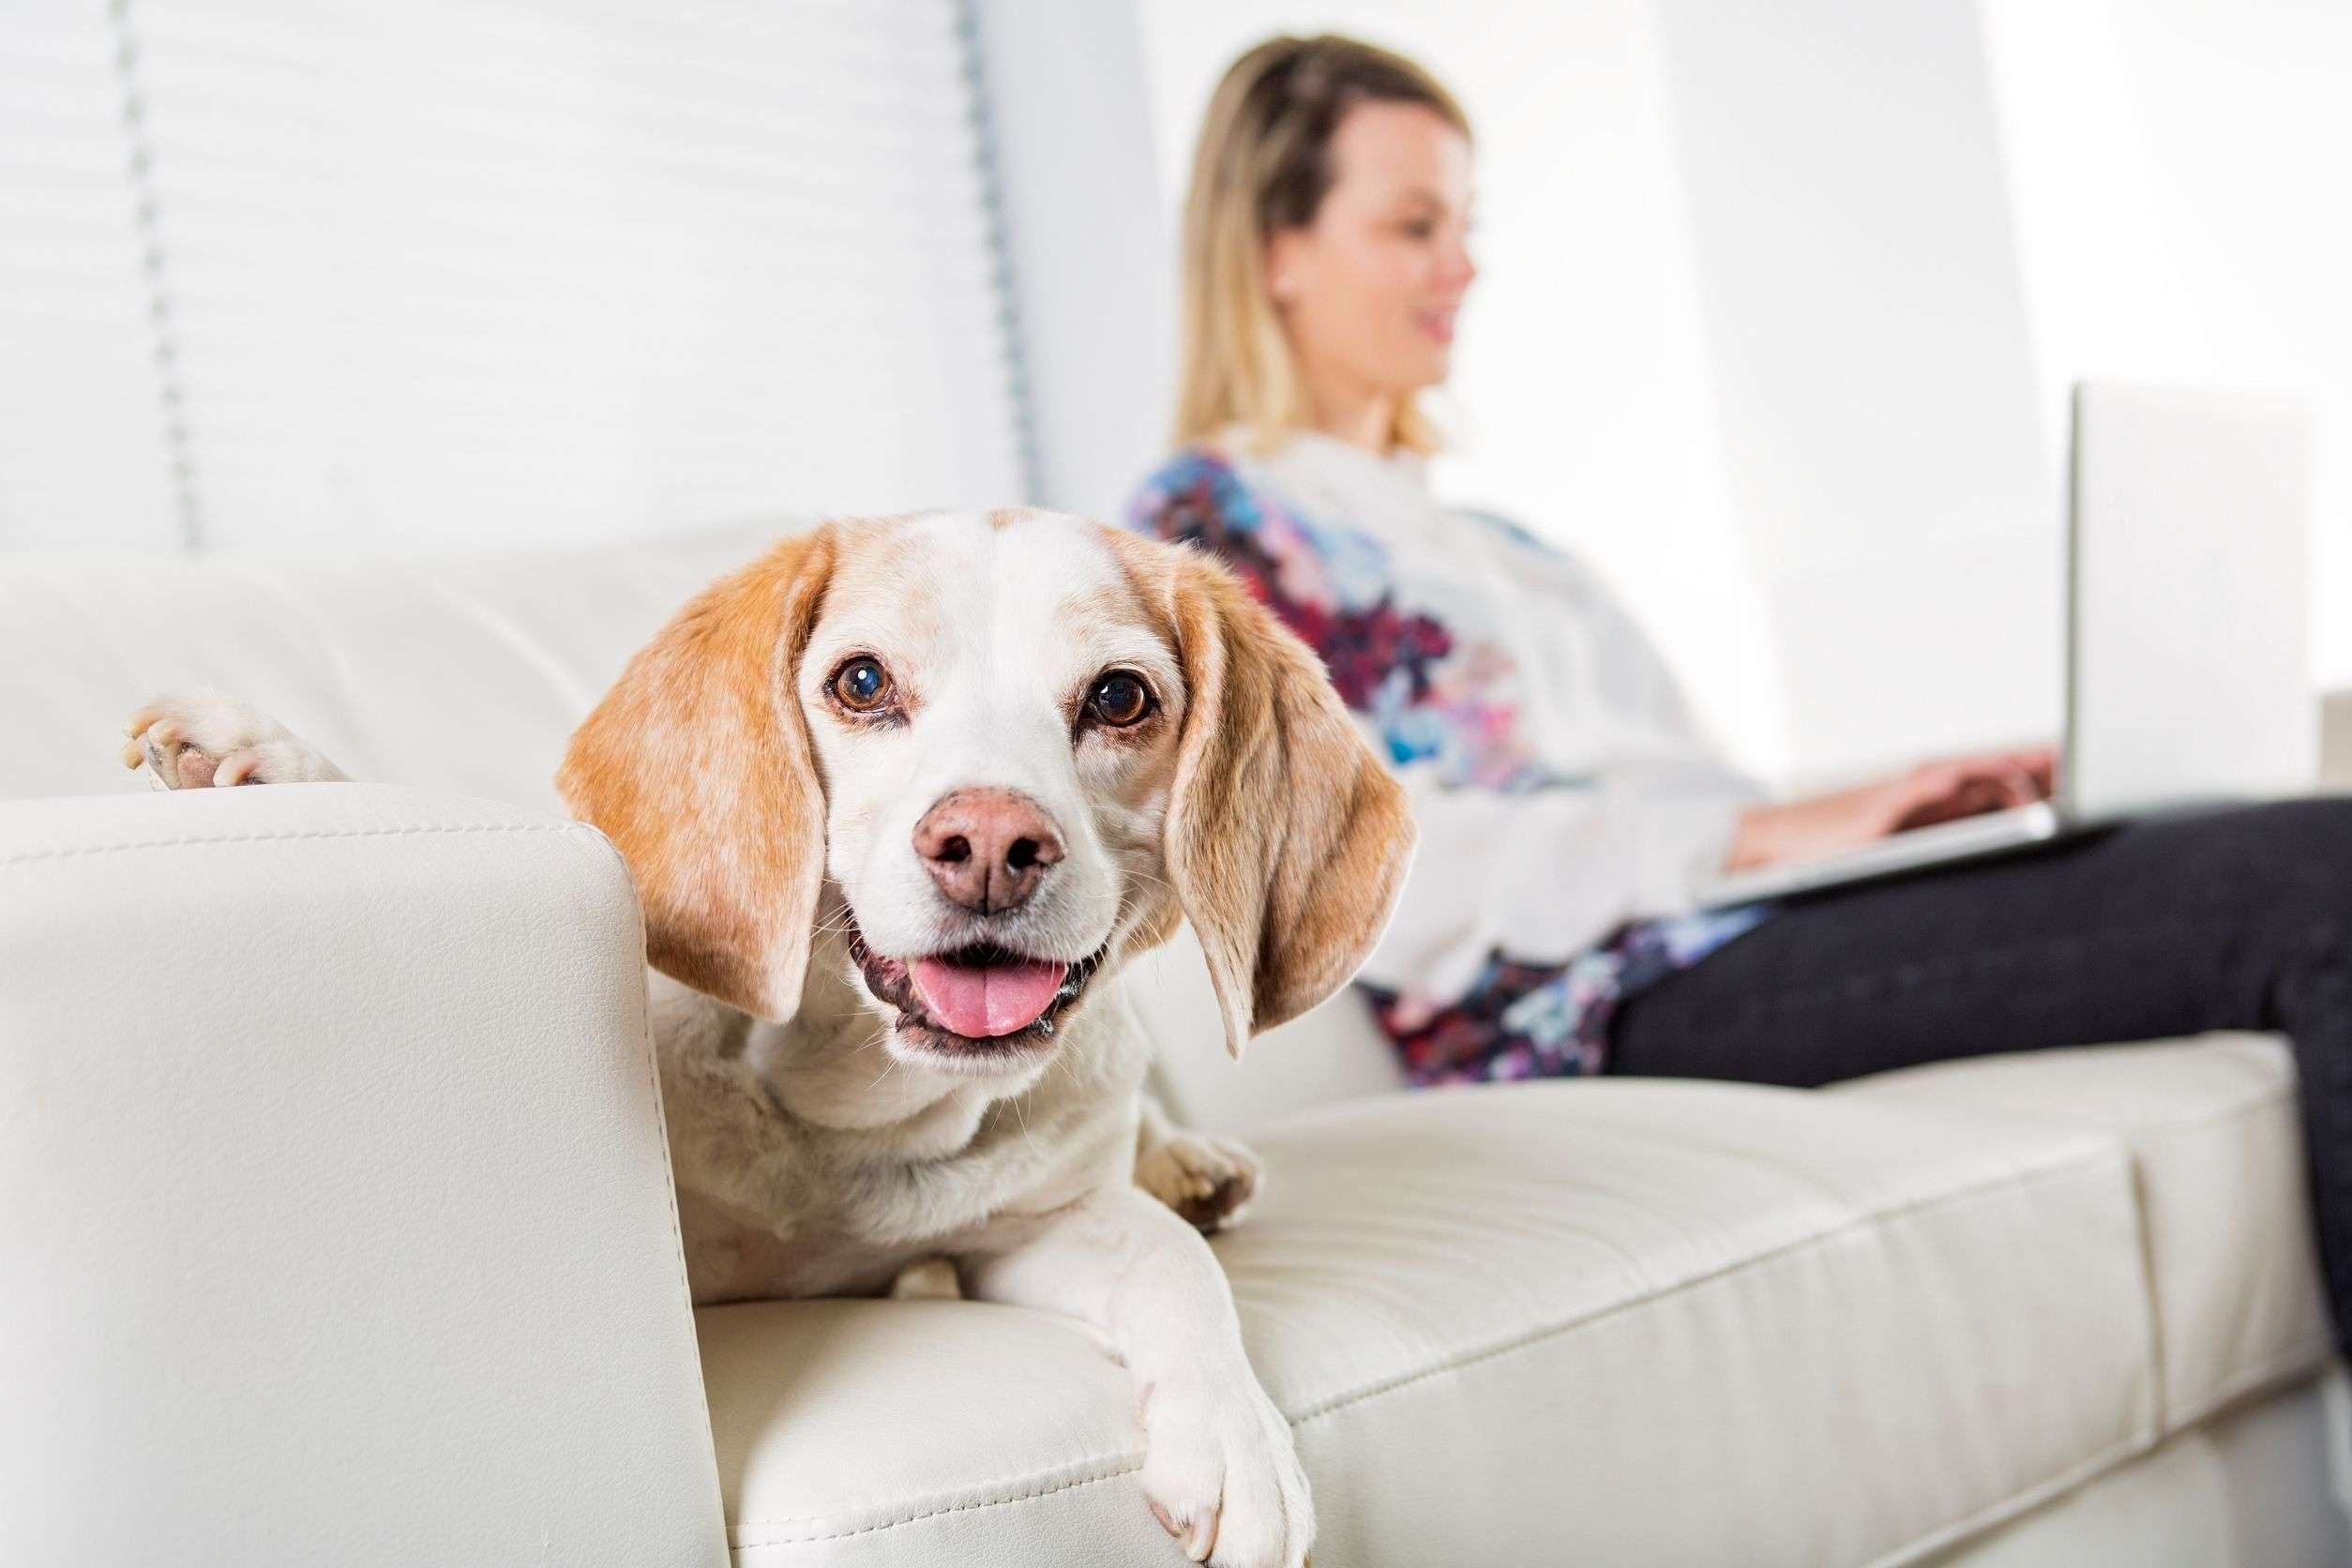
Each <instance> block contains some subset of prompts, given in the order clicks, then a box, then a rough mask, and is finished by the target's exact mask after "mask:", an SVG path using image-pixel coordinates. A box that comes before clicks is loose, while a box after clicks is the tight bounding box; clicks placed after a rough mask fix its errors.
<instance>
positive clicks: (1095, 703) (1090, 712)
mask: <svg viewBox="0 0 2352 1568" xmlns="http://www.w3.org/2000/svg"><path fill="white" fill-rule="evenodd" d="M1151 711H1152V692H1151V688H1150V687H1148V686H1145V685H1144V684H1143V682H1142V681H1141V680H1139V679H1138V678H1137V677H1136V676H1134V675H1130V674H1129V673H1127V671H1124V670H1114V671H1111V672H1110V673H1109V674H1108V675H1105V676H1104V677H1103V678H1102V679H1101V680H1099V681H1096V682H1095V683H1094V689H1093V690H1092V691H1090V692H1088V693H1087V694H1086V713H1087V716H1088V717H1090V718H1092V719H1093V720H1094V721H1095V722H1096V723H1098V724H1108V725H1109V726H1110V727H1111V728H1112V729H1114V730H1124V729H1126V728H1127V727H1128V726H1129V725H1131V724H1139V723H1141V722H1142V720H1143V716H1144V715H1146V714H1148V713H1150V712H1151Z"/></svg>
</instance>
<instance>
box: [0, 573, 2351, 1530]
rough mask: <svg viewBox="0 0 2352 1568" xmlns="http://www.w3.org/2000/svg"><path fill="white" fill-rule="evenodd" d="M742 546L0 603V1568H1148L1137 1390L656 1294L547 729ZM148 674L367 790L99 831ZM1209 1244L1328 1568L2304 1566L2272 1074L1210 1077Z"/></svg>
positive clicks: (662, 1266)
mask: <svg viewBox="0 0 2352 1568" xmlns="http://www.w3.org/2000/svg"><path fill="white" fill-rule="evenodd" d="M757 544H758V539H757V538H756V537H755V536H753V535H746V534H731V535H713V536H710V537H706V538H701V539H695V540H688V541H685V542H677V543H671V544H666V545H661V546H649V547H644V548H641V549H634V550H608V551H602V552H594V553H583V554H580V555H576V556H570V557H565V558H561V559H557V558H548V557H540V558H534V559H529V560H490V561H472V562H460V563H438V564H432V563H318V564H309V565H259V564H212V565H182V564H175V563H154V562H141V561H126V562H113V563H97V562H90V561H54V562H43V561H28V560H25V559H23V558H16V559H8V560H0V682H4V683H5V686H0V719H5V721H6V722H5V727H4V728H0V735H5V737H6V740H7V746H6V760H5V764H4V765H0V795H6V796H9V797H13V798H10V799H8V800H5V801H0V1171H5V1173H6V1180H5V1200H4V1201H0V1390H5V1391H6V1397H5V1399H0V1561H6V1562H8V1563H27V1564H44V1565H46V1564H53V1563H118V1562H119V1563H139V1564H153V1563H160V1562H170V1563H173V1564H191V1565H192V1564H200V1563H219V1564H238V1565H241V1568H243V1565H253V1564H272V1563H297V1562H299V1563H314V1562H316V1563H327V1562H331V1563H384V1564H394V1563H398V1564H422V1563H448V1564H460V1563H463V1564H490V1565H505V1564H518V1565H520V1564H539V1563H553V1564H565V1565H573V1564H615V1565H626V1568H648V1565H659V1564H670V1563H680V1564H684V1563H697V1564H716V1563H720V1562H723V1561H725V1560H727V1559H728V1558H729V1556H730V1554H731V1555H732V1558H733V1560H735V1561H736V1562H739V1563H743V1564H746V1565H749V1564H760V1565H762V1568H782V1565H788V1564H790V1565H800V1564H816V1563H827V1564H832V1563H859V1564H866V1563H873V1564H885V1563H886V1564H900V1563H910V1564H981V1563H985V1564H1005V1565H1018V1568H1041V1565H1049V1564H1124V1563H1175V1562H1179V1561H1181V1560H1182V1558H1181V1554H1180V1553H1178V1551H1177V1550H1176V1548H1175V1546H1174V1545H1173V1544H1172V1543H1170V1542H1169V1541H1168V1539H1167V1538H1166V1537H1165V1536H1164V1535H1163V1534H1162V1533H1161V1531H1160V1530H1159V1528H1158V1526H1157V1525H1156V1524H1154V1523H1153V1519H1152V1516H1151V1515H1150V1513H1149V1512H1148V1511H1147V1510H1146V1508H1145V1507H1144V1504H1143V1501H1142V1499H1141V1497H1140V1496H1139V1494H1138V1491H1137V1488H1136V1485H1135V1480H1134V1471H1135V1470H1136V1467H1137V1465H1138V1458H1139V1452H1140V1439H1139V1433H1138V1429H1137V1427H1136V1426H1135V1425H1134V1421H1133V1418H1132V1415H1131V1410H1130V1407H1131V1401H1130V1399H1129V1396H1128V1393H1127V1389H1126V1383H1125V1379H1124V1375H1123V1373H1122V1372H1121V1371H1120V1370H1119V1369H1118V1368H1116V1367H1114V1366H1113V1365H1111V1364H1109V1363H1108V1361H1107V1360H1106V1359H1105V1358H1104V1357H1103V1355H1102V1353H1101V1352H1100V1351H1099V1350H1098V1349H1096V1348H1095V1347H1094V1345H1093V1344H1092V1343H1091V1342H1090V1341H1088V1340H1087V1339H1086V1338H1085V1337H1084V1335H1083V1334H1080V1333H1079V1332H1078V1330H1077V1329H1075V1328H1074V1327H1072V1326H1070V1325H1068V1324H1065V1323H1063V1322H1062V1321H1059V1320H1057V1319H1052V1318H1049V1317H1045V1316H1040V1315H1034V1314H1030V1313H1024V1312H1019V1311H1014V1310H1011V1309H1006V1308H1002V1307H993V1306H988V1305H980V1304H937V1303H904V1304H901V1303H887V1302H864V1301H860V1302H813V1303H778V1304H751V1305H738V1306H729V1307H722V1308H718V1309H715V1310H709V1311H704V1312H701V1313H694V1312H690V1311H689V1309H688V1306H687V1302H686V1289H685V1285H684V1281H683V1277H682V1274H681V1270H680V1265H679V1258H678V1248H677V1242H676V1235H675V1230H674V1220H673V1212H672V1208H671V1195H670V1189H669V1178H668V1171H667V1168H666V1165H665V1160H664V1151H663V1146H662V1137H661V1128H660V1123H659V1120H658V1116H657V1111H656V1097H655V1089H654V1084H653V1078H652V1071H651V1063H650V1060H649V1055H648V1046H647V1040H646V1034H645V1025H644V1013H643V995H642V988H641V978H640V971H639V968H638V965H639V962H640V953H641V946H640V944H641V934H640V928H639V925H638V917H637V912H636V905H635V902H634V899H633V897H632V895H631V892H630V888H629V884H628V881H627V878H626V872H625V870H624V868H623V867H622V866H621V864H620V863H619V861H618V860H617V859H616V858H615V857H614V855H613V854H612V852H611V850H610V848H609V846H607V845H606V844H605V843H604V841H603V840H602V839H601V838H600V837H598V836H597V835H596V834H595V833H593V832H592V831H590V830H588V829H585V828H582V827H579V826H576V825H572V824H569V823H566V822H564V821H562V820H561V818H560V816H558V815H557V813H556V811H555V809H554V803H553V797H552V794H551V791H550V785H549V783H548V775H549V773H550V770H551V767H552V764H553V760H554V758H555V757H556V755H557V752H558V749H559V747H560V745H561V743H562V740H563V737H564V736H565V733H566V732H567V731H568V730H569V728H570V727H571V725H572V724H573V723H574V722H575V720H576V719H577V718H578V717H579V716H580V714H582V713H583V712H584V711H585V710H586V708H587V707H588V705H589V704H590V702H591V701H593V700H594V698H595V696H596V693H597V692H598V691H599V690H600V689H601V687H602V686H603V685H604V684H605V683H606V682H607V681H609V680H610V679H611V676H612V675H613V674H614V673H615V672H616V671H617V670H618V669H619V666H620V664H621V662H622V661H623V659H624V658H625V656H626V654H627V653H628V652H629V651H630V650H631V649H632V648H633V647H634V646H636V645H637V644H638V643H639V642H640V641H641V640H642V639H643V638H644V637H645V636H646V635H647V634H648V633H649V632H650V631H651V630H652V628H653V627H654V626H656V624H657V623H658V622H659V621H660V620H661V619H662V618H663V617H664V616H665V615H666V614H667V613H668V612H669V611H671V609H672V608H673V607H674V606H675V605H676V604H677V603H678V602H679V601H681V600H682V599H683V598H684V597H685V596H686V595H687V594H688V593H689V592H690V591H691V590H692V589H694V588H695V587H697V586H699V585H700V584H701V582H703V581H705V580H708V579H709V578H711V577H713V576H715V575H716V574H717V572H718V571H719V570H720V569H722V568H723V567H725V566H726V565H731V564H732V563H734V562H735V561H737V560H739V559H741V558H744V557H746V556H747V555H748V554H749V553H751V552H752V550H755V549H756V548H757ZM190 680H201V681H204V682H209V683H211V684H214V685H217V686H220V687H222V688H224V689H227V690H232V691H235V692H237V693H240V694H243V695H248V696H250V697H251V698H253V699H254V700H256V701H260V702H262V703H264V705H265V706H267V707H269V708H271V709H274V710H276V711H277V712H278V713H279V714H280V715H281V716H283V717H285V718H286V719H287V720H288V721H289V722H290V723H292V724H293V725H294V727H295V728H297V729H298V730H301V731H304V732H305V733H306V734H308V735H309V736H310V737H311V738H312V739H314V740H316V741H318V742H319V743H320V744H322V745H323V746H324V747H325V749H326V750H327V751H328V752H329V754H330V755H332V756H334V757H335V758H336V759H337V760H338V761H340V762H342V763H343V764H344V766H345V767H346V768H347V769H349V770H350V771H351V772H352V773H353V774H354V776H358V777H362V778H369V779H381V780H384V781H385V782H384V783H381V784H364V785H349V786H339V785H320V786H301V787H291V788H282V789H269V790H241V791H234V792H220V793H217V794H188V795H168V796H167V795H158V794H150V793H146V792H143V791H142V790H141V789H140V787H139V785H138V783H137V781H136V780H134V779H133V778H132V777H131V776H128V775H127V774H125V773H123V772H122V771H121V770H120V768H119V766H118V765H117V764H116V763H115V761H113V752H114V749H115V747H116V746H117V745H118V744H119V739H120V730H119V725H120V721H121V717H122V715H123V713H124V711H125V710H126V709H128V707H130V706H131V705H133V704H134V703H135V702H137V701H140V700H141V699H143V698H144V697H145V696H147V695H148V694H149V693H150V692H151V691H152V690H153V689H155V688H157V687H158V686H170V685H173V684H178V683H182V682H187V681H190ZM1139 984H1140V987H1141V995H1142V998H1143V1004H1144V1009H1145V1012H1146V1015H1147V1018H1149V1020H1150V1022H1151V1025H1152V1027H1153V1030H1154V1031H1155V1033H1156V1035H1157V1036H1158V1038H1159V1042H1160V1045H1161V1048H1162V1050H1161V1054H1162V1075H1163V1078H1164V1079H1165V1082H1166V1087H1167V1090H1168V1093H1169V1094H1170V1096H1171V1097H1172V1098H1173V1099H1174V1100H1175V1101H1176V1102H1177V1106H1178V1108H1179V1109H1180V1110H1181V1111H1182V1112H1183V1113H1184V1114H1185V1115H1187V1116H1189V1117H1191V1118H1194V1119H1196V1120H1199V1121H1202V1122H1205V1123H1211V1124H1214V1125H1219V1126H1227V1127H1238V1128H1243V1129H1245V1130H1247V1131H1248V1132H1249V1133H1250V1135H1251V1137H1252V1138H1253V1140H1254V1141H1255V1143H1256V1144H1257V1146H1258V1148H1259V1151H1260V1152H1261V1153H1263V1155H1264V1156H1265V1158H1266V1160H1267V1163H1268V1165H1269V1167H1270V1170H1271V1183H1270V1187H1269V1190H1268V1192H1267V1194H1266V1196H1265V1198H1264V1200H1263V1201H1262V1202H1261V1203H1260V1204H1259V1206H1258V1207H1257V1208H1256V1209H1255V1211H1254V1212H1253V1214H1251V1216H1250V1218H1249V1221H1248V1223H1247V1224H1246V1225H1245V1226H1244V1228H1243V1229H1241V1230H1239V1231H1238V1232H1236V1233H1234V1234H1232V1235H1229V1236H1228V1237H1225V1238H1222V1239H1220V1240H1219V1242H1218V1243H1217V1250H1218V1252H1219V1255H1220V1256H1221V1257H1222V1259H1224V1261H1225V1263H1226V1266H1227V1268H1228V1270H1229V1273H1230V1274H1231V1276H1232V1280H1233V1286H1234V1292H1235V1295H1236V1296H1237V1298H1238V1300H1239V1302H1240V1306H1241V1313H1242V1319H1243V1323H1244V1330H1245V1332H1246V1334H1247V1336H1248V1339H1249V1344H1250V1349H1251V1353H1252V1356H1253V1359H1254V1360H1255V1362H1256V1364H1257V1365H1258V1367H1259V1371H1260V1373H1261V1374H1262V1376H1263V1378H1264V1380H1265V1381H1266V1384H1267V1386H1268V1388H1269V1389H1270V1391H1271V1392H1272V1394H1273V1395H1274V1398H1275V1399H1276V1401H1277V1402H1278V1403H1279V1404H1280V1405H1281V1406H1282V1408H1283V1409H1284V1410H1286V1411H1288V1412H1289V1415H1290V1417H1291V1420H1292V1421H1293V1423H1294V1424H1295V1425H1296V1428H1297V1432H1298V1437H1299V1442H1300V1447H1301V1450H1302V1452H1303V1454H1304V1457H1305V1461H1306V1464H1307V1467H1308V1469H1309V1470H1310V1472H1311V1474H1312V1477H1313V1481H1314V1485H1315V1488H1316V1498H1317V1502H1318V1512H1319V1519H1320V1530H1321V1537H1320V1542H1319V1547H1318V1551H1317V1559H1316V1560H1317V1561H1318V1562H1319V1563H1322V1564H1325V1565H1326V1568H1351V1565H1357V1564H1377V1563H1399V1564H1404V1563H1410V1564H1448V1565H1452V1564H1485V1563H1492V1564H1538V1563H1577V1564H1602V1563H1606V1564H1623V1563H1647V1562H1655V1563H1697V1564H1710V1563H1732V1562H1737V1563H1741V1564H1776V1563H1786V1564H1794V1565H1804V1568H1819V1565H1825V1564H1861V1563H1893V1562H1917V1561H1937V1562H1967V1563H1971V1564H1979V1565H1992V1564H2025V1563H2037V1564H2058V1563H2065V1564H2080V1563H2093V1562H2096V1563H2111V1562H2112V1563H2133V1564H2181V1565H2184V1568H2186V1565H2191V1564H2194V1565H2196V1568H2226V1565H2253V1564H2308V1563H2316V1562H2328V1561H2345V1560H2352V1535H2347V1533H2346V1528H2345V1521H2344V1515H2343V1513H2342V1511H2341V1509H2340V1508H2339V1506H2338V1501H2337V1497H2336V1490H2337V1487H2338V1485H2339V1483H2337V1482H2336V1481H2335V1480H2333V1479H2332V1478H2333V1477H2335V1476H2336V1475H2338V1474H2340V1473H2341V1471H2342V1469H2343V1466H2342V1462H2341V1455H2339V1454H2338V1453H2337V1451H2336V1449H2335V1448H2334V1447H2332V1446H2331V1444H2334V1443H2340V1442H2341V1440H2342V1433H2343V1432H2344V1427H2345V1425H2346V1410H2345V1406H2344V1399H2343V1396H2342V1395H2341V1393H2340V1389H2341V1382H2340V1379H2339V1377H2338V1375H2336V1374H2334V1373H2331V1372H2329V1367H2330V1364H2331V1363H2330V1354H2329V1334H2328V1327H2327V1321H2326V1318H2325V1314H2324V1309H2323V1304H2322V1301H2321V1297H2320V1294H2319V1290H2318V1287H2317V1284H2316V1279H2315V1274H2314V1259H2313V1254H2312V1248H2311V1244H2310V1241H2309V1239H2308V1235H2307V1214H2306V1208H2305V1199H2304V1194H2303V1186H2302V1183H2303V1174H2302V1161H2301V1153H2300V1146H2299V1135H2298V1131H2297V1121H2296V1117H2295V1113H2294V1107H2293V1099H2292V1082H2291V1068H2290V1065H2289V1063H2288V1059H2287V1057H2286V1055H2285V1053H2284V1049H2283V1048H2282V1047H2281V1046H2280V1044H2279V1043H2278V1042H2276V1041H2274V1040H2269V1039H2263V1038H2256V1037H2245V1036H2237V1037H2225V1038H2222V1037H2217V1038H2208V1039H2201V1040H2194V1041H2178V1042H2168V1043H2157V1044H2143V1045H2133V1046H2128V1047H2115V1048H2102V1049H2094V1050H2082V1051H2064V1052H2052V1053H2047V1054H2042V1055H2036V1056H2015V1057H1998V1058H1987V1059H1981V1060H1977V1061H1972V1062H1968V1063H1957V1064H1950V1065H1945V1066H1940V1067H1934V1068H1928V1069H1924V1070H1921V1071H1915V1072H1908V1073H1900V1074H1893V1075H1889V1076H1886V1077H1884V1078H1877V1079H1874V1080H1868V1081H1863V1082H1859V1083H1855V1084H1851V1085H1847V1086H1843V1087H1841V1088H1838V1089H1835V1090H1831V1091H1823V1092H1816V1093H1797V1092H1789V1091H1784V1090H1774V1089H1765V1088H1757V1087H1753V1086H1743V1085H1730V1084H1707V1083H1696V1082H1666V1081H1659V1082H1640V1081H1620V1080H1608V1081H1598V1082H1569V1083H1560V1084H1550V1085H1538V1086H1530V1087H1515V1088H1509V1089H1499V1090H1491V1091H1467V1092H1455V1093H1436V1094H1405V1093H1395V1089H1396V1082H1395V1078H1394V1075H1393V1072H1392V1070H1391V1068H1390V1067H1389V1065H1388V1059H1387V1057H1386V1055H1385V1053H1384V1049H1383V1048H1382V1047H1381V1046H1380V1044H1379V1043H1378V1041H1377V1040H1376V1038H1375V1037H1374V1036H1373V1034H1372V1033H1371V1031H1370V1029H1369V1025H1368V1023H1367V1021H1366V1020H1365V1018H1364V1017H1363V1015H1362V1014H1361V1012H1360V1011H1358V1010H1356V1008H1357V1004H1356V1003H1353V1002H1352V1001H1350V1000H1347V999H1342V1000H1340V1001H1339V1002H1337V1003H1334V1004H1332V1005H1330V1006H1327V1007H1326V1008H1324V1009H1322V1010H1321V1011H1320V1012H1319V1013H1318V1014H1316V1015H1314V1016H1313V1017H1311V1018H1307V1019H1305V1020H1303V1021H1302V1022H1301V1023H1300V1024H1298V1025H1295V1026H1293V1027H1292V1028H1290V1029H1289V1030H1287V1031H1284V1032H1282V1033H1279V1034H1277V1035H1275V1036H1273V1037H1271V1038H1269V1039H1267V1040H1264V1041H1261V1042H1260V1043H1259V1046H1258V1048H1257V1049H1256V1051H1255V1052H1254V1054H1253V1056H1252V1058H1251V1059H1250V1061H1249V1062H1248V1063H1245V1064H1244V1065H1243V1066H1241V1067H1238V1068H1237V1067H1234V1066H1232V1065H1230V1064H1229V1063H1226V1062H1225V1061H1224V1060H1223V1058H1222V1056H1221V1054H1220V1053H1219V1052H1218V1051H1217V1049H1216V1048H1215V1047H1214V1033H1215V1032H1214V1028H1213V1026H1212V1025H1211V1024H1210V1022H1209V1015H1208V1013H1207V1010H1206V1007H1205V1004H1204V1003H1203V1001H1202V988H1203V987H1204V986H1205V980H1204V979H1203V978H1202V976H1200V975H1199V972H1197V970H1195V969H1192V968H1190V967H1188V960H1187V958H1186V957H1185V956H1184V955H1177V956H1174V957H1170V958H1169V959H1168V960H1167V961H1165V962H1161V963H1157V964H1155V965H1154V966H1153V969H1152V970H1151V972H1149V973H1148V974H1146V975H1145V976H1143V977H1142V978H1141V980H1140V982H1139Z"/></svg>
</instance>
